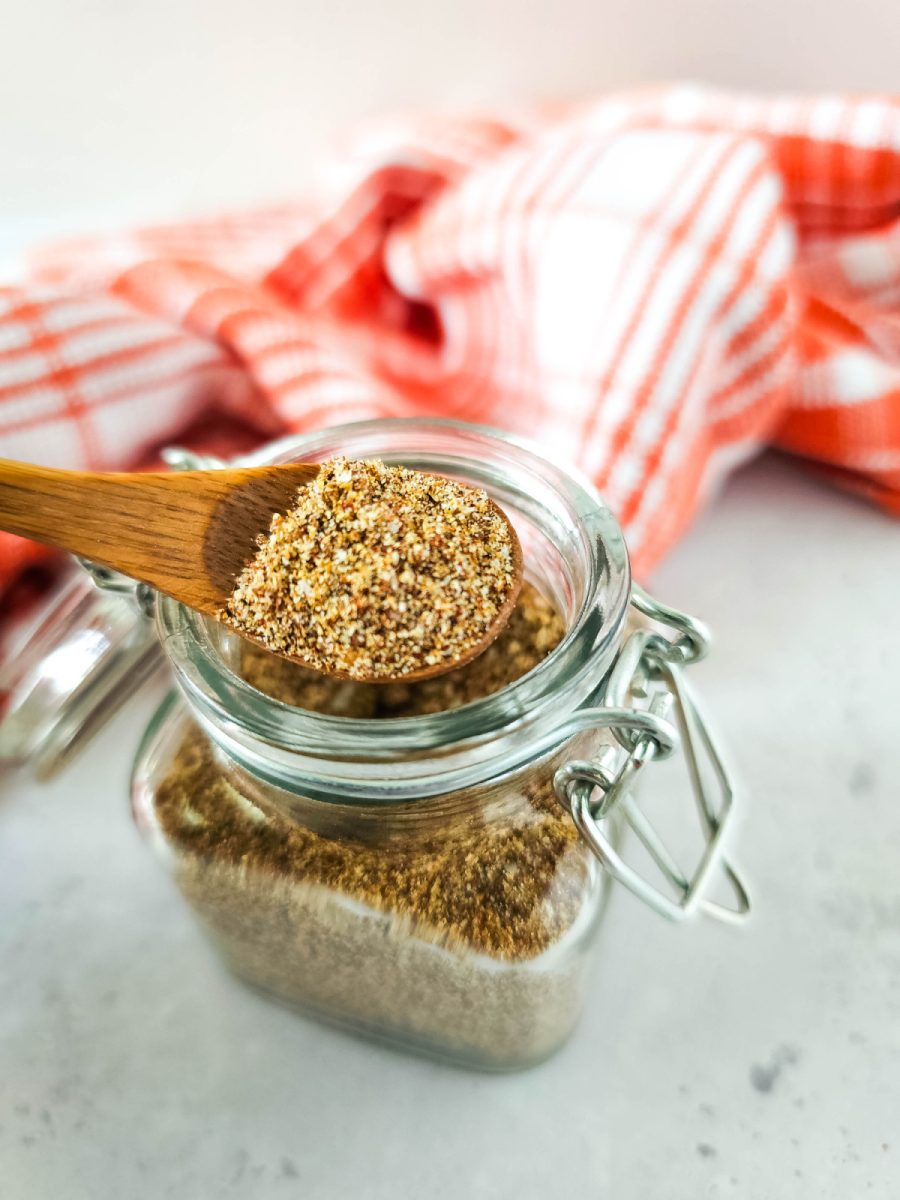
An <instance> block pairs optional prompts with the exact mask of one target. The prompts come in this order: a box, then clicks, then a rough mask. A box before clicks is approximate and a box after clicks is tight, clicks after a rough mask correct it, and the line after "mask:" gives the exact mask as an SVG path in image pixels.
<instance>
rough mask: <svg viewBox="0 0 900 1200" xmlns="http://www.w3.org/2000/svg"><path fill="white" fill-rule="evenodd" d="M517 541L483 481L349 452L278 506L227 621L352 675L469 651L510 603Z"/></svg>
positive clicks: (453, 659) (411, 668) (397, 669)
mask: <svg viewBox="0 0 900 1200" xmlns="http://www.w3.org/2000/svg"><path fill="white" fill-rule="evenodd" d="M516 551H517V547H516V543H515V540H514V535H513V534H512V532H511V530H510V527H509V525H508V523H507V521H506V519H505V518H504V516H503V514H502V513H501V511H500V510H499V509H498V508H497V506H496V505H495V504H494V503H493V502H492V501H491V500H490V498H489V497H488V496H487V494H486V493H485V492H484V491H482V490H481V489H477V488H470V487H464V486H463V485H461V484H458V483H455V482H453V481H452V480H450V479H445V478H443V477H441V476H436V475H427V474H423V473H421V472H418V471H410V470H407V469H406V468H405V467H397V466H386V465H385V464H384V463H382V462H356V461H352V460H347V459H344V458H336V459H333V460H331V461H330V462H326V463H324V464H323V465H322V467H321V469H320V471H319V473H318V475H317V476H316V477H315V479H313V480H312V482H311V483H309V484H308V485H307V486H305V487H303V488H300V489H299V491H298V493H297V502H296V504H295V505H294V507H293V508H292V509H291V510H290V511H289V512H287V513H283V514H277V515H276V516H275V517H274V518H273V520H272V524H271V528H270V531H269V534H268V536H267V537H265V538H263V539H262V540H261V544H260V548H259V551H258V553H257V555H256V557H255V558H254V559H253V560H252V562H250V563H249V564H248V565H247V567H246V568H245V569H244V571H243V572H242V574H241V575H240V576H239V578H238V581H237V585H236V587H235V589H234V592H233V593H232V596H231V598H230V600H229V602H228V604H227V606H226V609H225V612H224V614H223V620H224V621H225V623H226V624H228V625H230V626H231V627H232V628H233V629H235V630H236V631H237V632H239V633H241V632H243V633H246V634H247V635H249V636H251V637H254V638H255V639H257V640H258V641H261V642H262V643H263V644H264V645H265V646H266V647H267V648H268V649H270V650H273V651H275V652H277V653H279V654H287V655H290V656H291V657H295V658H297V659H300V660H302V661H303V662H304V663H305V664H306V665H308V666H310V667H312V668H314V669H315V670H317V671H322V672H326V673H328V674H340V675H344V676H347V677H349V678H351V679H370V680H378V679H398V678H403V677H405V676H412V675H415V674H418V673H421V672H422V671H426V670H430V669H434V668H439V667H441V666H442V665H444V664H446V665H448V666H449V665H451V664H454V663H458V662H462V661H465V659H466V658H467V656H470V655H471V653H472V652H473V651H475V650H476V649H477V648H478V647H479V645H480V644H481V643H482V642H483V641H484V639H485V638H486V636H488V635H489V633H490V631H491V629H492V627H493V626H494V625H495V624H496V623H497V621H498V619H500V618H501V616H502V613H503V611H504V610H505V609H508V608H509V606H510V601H511V599H513V598H514V595H513V592H514V589H515V587H516V586H517V576H518V572H517V570H516V566H517V562H516Z"/></svg>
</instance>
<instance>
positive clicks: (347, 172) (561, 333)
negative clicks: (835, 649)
mask: <svg viewBox="0 0 900 1200" xmlns="http://www.w3.org/2000/svg"><path fill="white" fill-rule="evenodd" d="M413 414H430V415H443V416H449V417H456V418H461V419H465V420H469V421H478V422H484V423H488V424H491V425H495V426H499V427H501V428H504V429H509V430H514V431H516V432H518V433H521V434H526V435H528V436H530V437H532V438H534V439H537V441H538V442H539V444H540V445H541V446H543V447H544V448H545V449H546V450H548V451H552V452H553V453H555V454H556V455H559V456H562V457H564V458H567V459H569V460H571V461H572V462H574V463H575V464H577V465H578V466H580V467H581V468H582V469H583V470H584V471H585V472H587V474H588V475H589V476H590V477H591V478H592V479H593V480H594V481H595V482H596V484H597V485H598V487H599V488H600V490H601V491H602V492H603V493H604V495H605V497H606V499H607V501H608V502H609V503H610V505H611V506H612V508H613V509H614V510H615V511H616V513H617V514H618V515H619V517H620V519H621V521H622V522H623V524H624V526H625V530H626V534H627V537H628V542H629V545H630V548H631V551H632V555H633V558H634V560H635V565H636V568H637V570H638V571H639V572H645V571H646V570H647V569H648V568H649V567H651V566H652V564H653V563H654V562H655V561H656V560H657V559H658V558H659V556H660V555H661V554H662V553H663V552H664V551H665V550H666V549H667V548H668V547H669V546H671V545H672V543H673V542H674V541H675V539H676V538H677V537H678V535H679V534H680V533H681V532H682V530H684V528H685V526H686V525H687V524H688V522H689V521H690V520H691V518H692V517H693V515H694V514H695V513H696V511H697V509H698V505H700V504H701V502H702V501H703V499H704V497H705V496H707V495H708V494H709V493H710V492H711V490H712V489H713V488H714V487H715V485H716V483H717V482H718V481H719V480H720V479H721V478H722V477H723V475H724V474H725V473H726V472H727V471H728V470H729V469H730V468H732V467H734V466H735V464H736V463H739V462H741V461H743V460H745V459H747V458H748V457H749V456H751V455H753V454H755V453H756V452H757V451H758V450H759V449H760V448H761V447H763V446H764V445H767V444H770V445H775V446H778V447H780V448H782V449H784V450H787V451H790V452H792V453H794V454H796V455H798V456H801V457H802V458H804V459H807V460H810V461H812V462H814V463H816V464H817V465H818V467H819V468H820V469H821V470H822V471H824V472H826V473H827V474H828V475H829V476H831V477H832V478H833V479H834V481H835V482H837V483H839V484H841V485H842V486H845V487H847V488H850V489H852V490H854V491H857V492H861V493H863V494H864V495H866V496H868V497H870V498H872V499H873V500H875V501H877V502H878V503H880V504H881V505H883V506H884V507H885V508H887V509H889V510H891V511H892V512H894V513H900V98H879V97H869V98H842V97H797V96H790V97H781V98H765V99H760V98H754V97H752V96H744V95H734V94H727V93H721V92H716V91H711V90H706V89H703V88H698V87H673V88H666V89H659V90H656V89H654V90H648V91H642V92H639V93H628V94H621V95H612V96H609V97H605V98H602V99H600V100H597V101H595V102H590V103H579V104H572V105H566V106H557V107H549V106H547V107H540V108H534V109H531V110H528V111H517V112H515V113H514V114H513V115H509V114H499V113H497V114H489V115H476V116H470V117H455V118H453V117H433V116H432V117H422V118H416V119H409V120H395V121H389V120H388V121H382V122H380V123H378V124H375V125H372V126H369V127H368V128H366V129H364V130H363V131H361V133H360V134H359V135H358V137H357V138H356V139H355V140H354V141H352V142H351V143H350V144H348V145H346V146H345V147H344V148H343V149H342V151H341V152H340V153H339V154H338V155H337V156H336V159H335V162H334V164H333V165H332V167H331V169H330V171H328V172H327V173H326V175H325V176H324V178H323V181H322V184H321V186H320V187H319V189H318V191H317V192H316V193H315V195H313V196H310V197H308V198H307V199H306V200H305V201H304V202H302V203H291V204H285V205H282V206H280V207H274V208H268V209H264V210H260V211H256V212H251V213H247V214H244V215H237V216H233V217H228V218H222V219H210V220H195V221H188V222H183V223H180V224H177V225H167V226H164V227H155V228H146V229H140V230H136V231H133V232H130V233H127V234H122V235H115V236H102V237H97V238H89V239H82V240H78V241H74V242H70V243H68V244H66V245H63V246H56V247H53V248H51V249H49V250H46V251H44V252H41V253H39V254H38V255H36V256H34V257H33V259H32V260H31V265H30V267H29V269H28V271H27V273H26V275H25V277H24V279H23V280H22V281H21V282H20V283H19V284H18V285H17V286H10V287H7V288H5V289H2V290H0V454H2V455H3V456H5V457H11V458H21V459H28V460H32V461H36V462H42V463H45V464H54V465H63V466H71V467H87V468H94V469H102V468H122V467H128V466H131V465H133V464H135V463H139V462H141V461H142V459H144V458H145V457H146V456H147V455H148V454H149V453H151V448H152V447H154V446H158V445H159V444H160V443H161V442H164V441H166V440H170V439H174V438H179V437H181V436H182V434H183V431H184V430H185V428H186V427H188V426H191V425H194V424H196V423H197V422H198V421H206V423H207V426H209V425H210V424H212V425H215V424H216V423H217V422H222V423H224V424H226V425H227V426H228V427H229V428H238V429H243V430H244V431H245V437H246V431H247V430H249V431H251V435H252V436H253V437H255V438H257V439H261V438H266V437H270V436H272V435H275V434H279V433H283V432H286V431H288V430H304V429H309V428H313V427H315V426H323V425H327V424H333V423H336V422H342V421H349V420H355V419H358V418H362V417H375V416H405V415H413ZM34 553H36V551H35V550H34V548H32V547H29V546H27V544H24V543H21V542H18V541H16V540H15V539H12V538H7V539H5V540H4V541H3V542H2V544H0V585H2V584H3V583H8V582H9V581H10V579H11V578H12V577H13V575H14V574H15V572H16V571H17V570H18V569H19V568H20V567H21V566H22V564H23V563H25V562H26V561H28V560H29V558H30V556H31V555H33V554H34Z"/></svg>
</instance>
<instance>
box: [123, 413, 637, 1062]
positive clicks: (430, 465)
mask: <svg viewBox="0 0 900 1200" xmlns="http://www.w3.org/2000/svg"><path fill="white" fill-rule="evenodd" d="M339 454H341V455H345V456H347V457H350V458H359V459H367V458H381V459H383V460H384V461H385V462H387V463H402V464H404V465H405V466H408V467H411V468H414V469H417V470H422V471H431V472H435V473H438V474H441V475H445V476H448V477H450V478H452V479H457V480H460V481H462V482H465V483H471V484H474V485H477V486H480V487H483V488H485V489H486V490H487V492H488V493H489V494H490V495H491V496H492V497H493V498H494V499H495V500H496V501H497V502H498V503H499V504H500V505H501V506H502V507H503V508H504V509H505V511H506V512H507V513H508V514H509V515H510V517H511V518H512V520H513V523H514V524H515V526H516V529H517V532H518V534H519V537H520V539H521V542H522V547H523V551H524V558H525V564H526V579H527V582H528V585H530V588H529V589H528V591H527V593H526V594H527V595H531V596H533V597H534V598H535V603H536V604H537V605H538V607H540V606H543V609H544V611H553V612H555V614H556V618H555V619H556V620H558V621H559V622H560V634H561V640H559V642H558V644H557V645H556V646H555V648H554V649H552V651H551V652H550V653H548V654H547V655H546V657H544V658H543V659H542V661H540V662H539V663H538V665H536V666H535V667H534V669H532V670H530V671H528V672H527V673H526V674H525V675H523V676H522V677H521V678H518V679H514V680H512V681H510V682H508V683H507V684H506V686H503V687H501V688H500V690H497V691H494V692H492V693H491V694H488V695H483V696H481V698H478V699H475V700H472V701H471V702H468V703H465V704H463V705H462V706H461V707H456V708H452V709H448V710H446V711H436V712H430V711H417V712H416V715H404V716H399V717H398V716H387V717H384V716H381V717H377V718H376V717H373V716H372V715H371V703H372V696H371V693H370V692H366V691H365V689H361V685H356V684H337V685H336V684H334V683H331V684H329V685H328V687H327V688H326V690H325V693H324V694H325V695H326V700H325V701H324V702H319V703H317V705H316V707H318V708H320V709H323V710H324V711H312V705H310V707H298V706H297V705H296V704H291V703H286V702H285V698H284V697H285V696H286V695H287V693H286V692H285V691H284V690H283V689H282V690H279V689H278V688H266V690H265V691H263V690H260V688H259V687H254V686H253V685H252V683H251V682H248V679H245V678H243V676H244V675H248V677H249V678H250V679H253V680H254V681H255V682H256V683H259V682H260V678H259V675H258V673H257V675H256V676H254V675H253V673H252V672H249V671H248V670H247V662H248V659H247V653H248V652H247V650H246V643H242V642H241V641H240V639H238V638H236V637H234V636H233V635H231V634H230V633H228V631H227V630H225V629H224V628H223V627H222V626H220V625H218V624H216V623H215V622H213V621H210V620H207V619H206V618H204V617H202V616H200V615H198V614H197V613H194V612H192V611H190V610H188V609H186V608H183V607H182V606H180V605H178V604H176V603H175V602H174V601H171V600H169V599H167V598H165V597H158V598H157V601H156V616H157V624H158V630H159V634H160V639H161V641H162V644H163V646H164V648H165V651H166V654H167V656H168V659H169V661H170V663H171V666H172V668H173V669H174V673H175V677H176V680H177V682H178V684H179V694H178V696H177V698H176V697H175V696H173V697H170V698H169V699H168V700H167V701H166V702H165V703H164V705H163V707H162V708H161V709H160V711H159V712H158V713H157V715H156V717H155V718H154V721H153V722H152V724H151V726H150V728H149V729H148V731H147V733H146V735H145V737H144V740H143V743H142V746H141V748H140V751H139V754H138V758H137V762H136V765H135V771H134V778H133V807H134V812H135V815H136V819H137V822H138V824H139V826H140V828H141V829H142V830H143V831H144V832H145V833H146V834H147V836H148V837H149V838H150V840H151V842H152V843H153V844H154V846H155V847H157V849H158V850H159V851H160V853H161V854H162V856H163V857H164V860H165V861H166V862H167V864H168V865H169V867H170V869H171V871H172V874H173V876H174V878H175V881H176V883H177V885H178V887H179V888H180V890H181V891H182V893H183V895H184V896H185V898H186V899H187V900H188V902H189V903H190V905H191V906H192V908H193V909H194V911H195V913H196V914H197V916H198V917H199V919H200V921H201V923H202V925H203V927H204V928H205V930H206V931H207V933H208V934H209V935H210V937H211V939H212V941H213V943H214V944H215V945H216V946H217V947H218V949H219V950H220V951H221V953H222V955H223V956H224V958H225V961H226V962H227V963H228V965H229V966H230V967H231V968H232V969H233V970H234V971H235V972H236V973H237V974H238V975H239V976H241V977H242V978H243V979H245V980H247V981H248V982H249V983H251V984H253V985H254V986H256V987H257V988H259V989H261V990H263V991H265V992H266V993H269V994H271V995H273V996H276V997H278V998H279V999H281V1000H283V1001H286V1002H288V1003H289V1004H292V1005H294V1006H296V1007H297V1008H299V1009H300V1010H302V1011H304V1012H306V1013H309V1014H312V1015H314V1016H316V1017H318V1018H320V1019H322V1020H325V1021H328V1022H330V1023H333V1024H338V1025H340V1026H343V1027H345V1028H349V1029H352V1030H354V1031H356V1032H359V1033H362V1034H365V1035H368V1036H370V1037H374V1038H377V1039H379V1040H387V1041H390V1042H392V1043H394V1044H397V1045H401V1046H403V1047H406V1048H409V1049H414V1050H417V1051H420V1052H424V1053H428V1054H431V1055H436V1056H440V1057H443V1058H446V1059H450V1060H452V1061H455V1062H458V1063H464V1064H467V1065H471V1066H476V1067H480V1068H492V1069H511V1068H517V1067H524V1066H527V1065H529V1064H531V1063H534V1062H537V1061H540V1060H541V1059H543V1058H545V1057H546V1056H548V1055H549V1054H550V1053H552V1052H553V1051H554V1050H555V1049H556V1048H557V1047H558V1046H559V1045H560V1044H561V1043H562V1042H563V1040H564V1039H565V1038H566V1036H567V1035H568V1034H569V1033H570V1032H571V1030H572V1028H573V1026H574V1024H575V1022H576V1020H577V1018H578V1015H579V1012H580V1009H581V1006H582V994H583V986H584V976H585V967H586V962H587V954H588V949H589V946H590V942H591V937H592V934H593V932H594V930H595V927H596V924H597V918H598V915H599V913H600V911H601V907H602V900H603V897H604V893H605V881H606V880H607V878H608V876H607V875H606V873H605V872H604V871H603V870H602V869H601V867H600V865H599V863H598V861H597V859H596V857H595V856H594V854H593V853H592V852H591V850H590V849H589V848H588V846H587V845H586V844H585V842H584V840H583V839H582V838H581V836H580V835H579V833H578V831H577V829H576V827H575V824H574V823H573V821H572V819H571V817H570V816H569V814H568V813H567V812H565V811H564V809H563V807H562V806H561V805H560V804H559V802H558V800H557V798H556V796H555V794H554V782H553V781H554V774H555V772H556V771H557V768H558V767H560V766H561V765H562V764H563V763H565V762H567V761H569V760H571V759H573V758H574V759H579V760H590V759H592V758H593V757H594V756H595V755H596V754H597V753H598V752H599V751H600V750H601V749H602V746H603V744H604V743H605V742H608V741H609V740H610V735H609V734H608V733H607V732H604V731H598V730H595V729H593V728H586V729H582V730H580V731H578V732H574V733H573V732H572V729H573V726H574V725H577V722H573V721H572V720H570V718H571V717H572V716H573V714H577V712H578V711H579V710H581V709H585V708H587V707H589V706H590V703H591V698H592V696H593V695H594V694H595V693H596V691H597V688H598V685H599V684H600V683H601V681H602V680H603V679H604V677H605V676H606V675H607V674H608V672H609V669H610V666H611V663H612V662H613V660H614V658H615V655H616V653H617V650H618V648H619V646H620V643H621V639H622V634H623V626H624V623H625V617H626V611H627V609H628V603H629V597H630V592H631V585H630V577H629V569H628V561H627V555H626V551H625V546H624V542H623V540H622V536H621V533H620V531H619V529H618V526H617V525H616V523H615V521H614V520H613V518H612V516H611V515H610V513H609V512H608V510H607V509H606V508H605V507H604V506H603V504H602V503H601V501H600V500H599V498H598V497H597V495H596V494H595V493H594V492H593V491H592V490H591V489H590V487H589V486H588V485H586V484H584V483H582V482H581V481H580V480H579V479H578V477H576V476H574V475H572V474H569V473H567V472H565V471H563V470H561V469H560V468H558V467H556V466H554V465H552V464H550V463H548V462H546V461H544V460H543V459H542V458H540V457H539V456H537V455H536V454H535V453H534V452H533V451H532V450H530V449H528V448H526V447H525V446H523V445H521V444H519V443H518V442H516V441H515V440H513V439H509V438H507V437H504V436H503V435H500V434H498V433H495V432H492V431H488V430H483V429H479V428H476V427H472V426H465V425H458V424H454V423H452V422H437V421H435V422H430V421H374V422H365V423H360V424H356V425H347V426H342V427H339V428H336V429H333V430H328V431H324V432H321V433H315V434H312V435H310V436H308V437H304V438H300V439H294V440H292V442H291V443H290V445H289V448H287V449H284V450H282V451H280V452H279V450H278V447H276V448H275V453H274V455H273V456H272V457H271V458H269V461H288V460H308V461H322V460H325V459H328V458H332V457H334V456H335V455H339ZM532 589H533V590H532ZM560 619H561V620H560ZM515 649H516V647H513V648H512V650H511V651H510V653H514V652H515ZM504 653H505V652H504ZM257 665H258V659H257ZM289 669H290V668H289ZM464 669H465V668H464ZM439 683H440V681H433V684H439ZM262 686H265V685H264V684H263V685H262ZM410 686H414V685H410ZM329 689H330V690H329ZM267 691H271V692H274V693H275V694H274V695H271V694H266V692H267ZM309 694H312V693H309V692H306V693H303V692H302V691H301V699H302V696H303V695H309ZM276 696H280V697H281V698H276ZM290 698H292V699H296V698H297V697H296V695H293V696H291V697H290ZM454 702H458V699H457V700H456V701H454ZM433 706H434V705H433V704H432V707H433ZM421 707H422V706H420V708H421ZM424 707H428V706H424ZM413 708H415V706H414V705H413ZM398 710H399V711H409V710H410V708H409V706H408V705H407V707H406V709H405V710H404V707H403V706H402V705H400V706H399V709H398ZM347 714H350V715H347Z"/></svg>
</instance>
